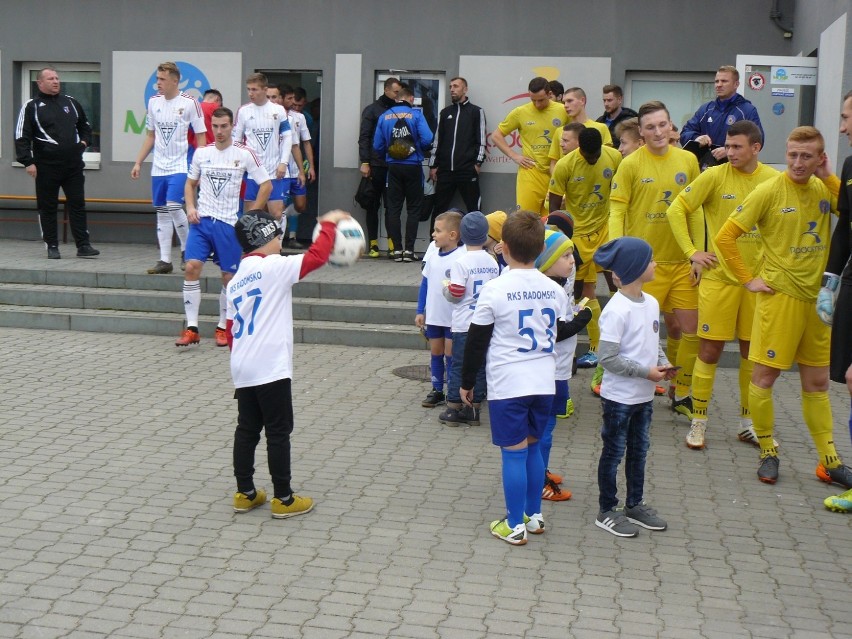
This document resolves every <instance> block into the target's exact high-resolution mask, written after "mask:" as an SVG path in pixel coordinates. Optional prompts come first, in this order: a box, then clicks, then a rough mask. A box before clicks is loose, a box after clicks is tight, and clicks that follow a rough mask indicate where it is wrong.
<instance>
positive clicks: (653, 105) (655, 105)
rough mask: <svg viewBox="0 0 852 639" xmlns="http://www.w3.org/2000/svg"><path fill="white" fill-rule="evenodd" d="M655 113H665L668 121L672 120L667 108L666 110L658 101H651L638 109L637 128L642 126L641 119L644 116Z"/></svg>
mask: <svg viewBox="0 0 852 639" xmlns="http://www.w3.org/2000/svg"><path fill="white" fill-rule="evenodd" d="M657 111H665V112H666V116H667V117H668V118H669V120H671V119H672V116H671V114H670V113H669V110H668V108H666V105H665V104H663V103H662V102H660V101H659V100H651V101H650V102H646V103H645V104H643V105H642V106H640V107H639V114H638V116H637V117H638V119H639V126H640V127H641V126H642V118H643V117H644V116H646V115H648V114H649V113H656V112H657Z"/></svg>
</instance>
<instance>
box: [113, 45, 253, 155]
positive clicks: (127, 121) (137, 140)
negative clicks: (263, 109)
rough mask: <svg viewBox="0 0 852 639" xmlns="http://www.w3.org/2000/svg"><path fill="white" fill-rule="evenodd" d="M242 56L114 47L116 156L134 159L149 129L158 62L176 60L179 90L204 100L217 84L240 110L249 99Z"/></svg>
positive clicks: (230, 104)
mask: <svg viewBox="0 0 852 639" xmlns="http://www.w3.org/2000/svg"><path fill="white" fill-rule="evenodd" d="M242 58H243V56H242V53H205V52H199V51H193V52H179V51H113V53H112V159H113V160H115V161H116V162H133V161H135V160H136V154H137V153H139V147H141V146H142V136H143V135H144V134H145V113H146V110H147V108H148V99H149V98H151V97H152V96H153V95H155V94H156V92H157V65H159V64H161V63H163V62H166V61H171V62H175V63H176V64H177V65H178V68H179V69H180V73H181V80H180V90H181V91H183V92H184V93H188V94H189V95H191V96H193V97H195V98H197V99H199V100H200V99H201V97H202V96H203V95H204V92H205V91H206V90H207V89H218V90H219V91H221V92H222V96H223V99H224V106H226V107H228V108H229V109H231V110H232V111H236V110H237V109H238V108H239V106H240V105H241V104H242V103H243V102H244V101H245V99H244V98H245V87H244V85H243V78H242V77H241V75H242V64H243V62H242ZM148 159H149V160H150V156H148Z"/></svg>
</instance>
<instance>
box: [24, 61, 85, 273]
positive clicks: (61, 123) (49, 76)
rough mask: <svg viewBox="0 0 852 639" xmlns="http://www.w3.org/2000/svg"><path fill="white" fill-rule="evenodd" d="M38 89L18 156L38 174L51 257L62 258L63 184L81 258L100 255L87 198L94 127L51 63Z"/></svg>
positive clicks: (38, 80) (44, 230)
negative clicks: (59, 215) (86, 157)
mask: <svg viewBox="0 0 852 639" xmlns="http://www.w3.org/2000/svg"><path fill="white" fill-rule="evenodd" d="M36 84H37V85H38V93H37V94H36V96H35V97H34V98H33V99H31V100H29V101H28V102H27V103H26V104H25V105H24V106H23V108H22V109H21V113H20V114H19V115H18V123H17V126H16V127H15V155H16V156H17V160H18V162H20V163H21V164H23V165H24V166H25V167H26V168H27V174H28V175H30V176H32V177H33V178H35V187H36V200H37V202H38V214H39V221H40V223H41V236H42V239H44V242H45V244H47V258H48V259H50V260H58V259H59V258H60V257H61V256H60V255H59V236H58V234H57V226H56V210H57V206H58V204H59V188H60V187H62V190H63V191H64V193H65V198H66V200H67V202H68V216H69V218H70V222H71V233H72V234H73V235H74V242H75V243H76V244H77V257H95V256H96V255H100V251H98V250H96V249H94V248H92V245H91V244H90V243H89V231H88V228H87V225H86V198H85V194H84V191H83V185H84V183H85V177H84V176H83V167H84V162H83V151H85V150H86V148H87V147H88V146H89V145H90V144H91V143H92V126H91V125H90V124H89V120H88V119H87V118H86V114H85V113H84V112H83V107H82V106H81V105H80V103H79V102H77V100H75V99H74V98H72V97H71V96H68V95H61V94H60V93H59V74H58V73H57V71H56V69H54V68H52V67H45V68H44V69H42V70H41V71H39V72H38V76H36Z"/></svg>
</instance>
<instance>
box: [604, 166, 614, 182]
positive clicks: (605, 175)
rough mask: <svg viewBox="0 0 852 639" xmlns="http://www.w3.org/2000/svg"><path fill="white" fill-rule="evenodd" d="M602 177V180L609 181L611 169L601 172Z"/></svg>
mask: <svg viewBox="0 0 852 639" xmlns="http://www.w3.org/2000/svg"><path fill="white" fill-rule="evenodd" d="M603 176H604V179H605V180H608V179H610V178H611V177H612V169H611V168H609V167H606V168H605V169H604V170H603Z"/></svg>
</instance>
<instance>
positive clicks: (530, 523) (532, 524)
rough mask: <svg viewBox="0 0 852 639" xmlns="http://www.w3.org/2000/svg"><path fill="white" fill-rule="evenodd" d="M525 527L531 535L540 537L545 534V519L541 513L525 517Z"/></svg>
mask: <svg viewBox="0 0 852 639" xmlns="http://www.w3.org/2000/svg"><path fill="white" fill-rule="evenodd" d="M524 525H526V527H527V532H528V533H530V534H531V535H540V534H542V533H543V532H544V517H543V516H542V514H541V513H536V514H534V515H524Z"/></svg>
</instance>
